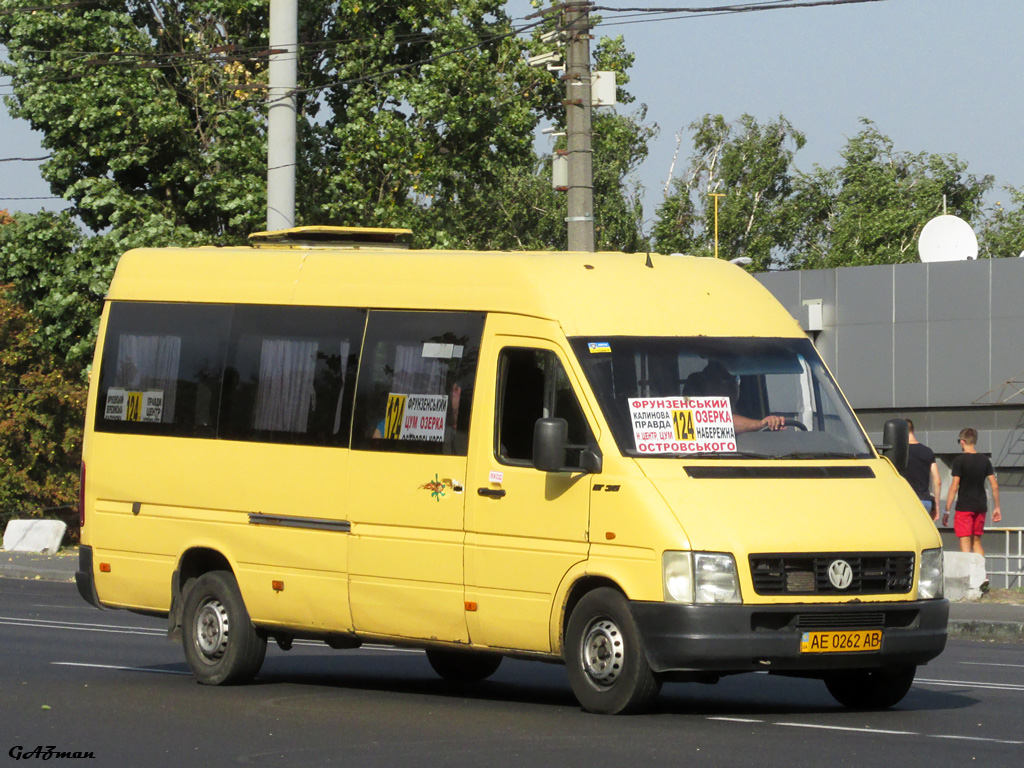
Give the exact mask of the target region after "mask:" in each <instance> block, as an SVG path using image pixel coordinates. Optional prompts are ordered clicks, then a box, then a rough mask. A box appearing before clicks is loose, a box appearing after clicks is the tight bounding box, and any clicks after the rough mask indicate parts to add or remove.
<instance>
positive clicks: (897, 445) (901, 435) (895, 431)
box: [877, 419, 910, 472]
mask: <svg viewBox="0 0 1024 768" xmlns="http://www.w3.org/2000/svg"><path fill="white" fill-rule="evenodd" d="M877 447H878V449H879V450H880V451H881V452H882V455H883V456H885V457H886V458H887V459H889V461H891V462H892V465H893V466H894V467H896V471H897V472H903V470H905V469H906V468H907V458H908V457H909V456H910V425H909V424H907V421H906V419H889V420H888V421H887V422H885V427H883V429H882V445H879V446H877Z"/></svg>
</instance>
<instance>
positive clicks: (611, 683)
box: [565, 587, 661, 715]
mask: <svg viewBox="0 0 1024 768" xmlns="http://www.w3.org/2000/svg"><path fill="white" fill-rule="evenodd" d="M565 664H566V670H567V672H568V675H569V684H570V685H571V686H572V691H573V693H574V694H576V698H577V699H578V700H579V702H580V704H581V705H582V706H583V708H584V709H586V710H587V711H589V712H595V713H597V714H602V715H616V714H626V713H631V712H639V711H642V710H644V709H646V708H647V707H649V706H650V705H651V703H653V701H654V699H655V698H656V697H657V695H658V691H659V690H660V689H661V682H660V681H659V680H658V678H657V677H656V676H655V675H654V672H653V671H652V670H651V667H650V665H649V664H648V663H647V654H646V652H645V651H644V644H643V640H642V638H641V637H640V630H639V629H638V628H637V625H636V621H635V620H634V618H633V614H632V612H630V610H629V604H628V603H627V602H626V598H625V597H623V595H622V593H620V592H618V591H617V590H614V589H611V588H610V587H601V588H600V589H595V590H594V591H593V592H588V593H587V594H586V595H584V596H583V597H582V598H581V599H580V601H579V602H578V603H577V604H576V607H575V608H574V609H573V611H572V615H571V616H570V617H569V623H568V625H567V626H566V631H565Z"/></svg>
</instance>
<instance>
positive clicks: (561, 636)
mask: <svg viewBox="0 0 1024 768" xmlns="http://www.w3.org/2000/svg"><path fill="white" fill-rule="evenodd" d="M601 587H610V588H611V589H614V590H616V591H617V592H620V593H622V595H623V597H625V596H626V591H625V590H624V589H623V588H622V587H621V586H620V585H619V584H618V583H617V582H616V581H615V580H614V579H612V578H609V577H608V576H600V575H596V574H584V575H582V576H580V577H579V578H577V579H576V580H575V581H573V582H572V583H571V584H570V585H569V588H568V590H567V591H566V593H565V598H564V600H563V601H562V612H561V615H560V616H559V617H558V633H557V643H556V644H554V647H553V650H554V651H555V652H557V653H558V654H559V655H561V654H562V653H563V650H564V648H565V630H566V627H567V626H568V625H569V617H570V616H572V611H573V609H574V608H575V607H576V605H577V603H579V601H580V600H581V599H582V598H583V596H584V595H586V594H587V593H588V592H593V591H594V590H595V589H599V588H601Z"/></svg>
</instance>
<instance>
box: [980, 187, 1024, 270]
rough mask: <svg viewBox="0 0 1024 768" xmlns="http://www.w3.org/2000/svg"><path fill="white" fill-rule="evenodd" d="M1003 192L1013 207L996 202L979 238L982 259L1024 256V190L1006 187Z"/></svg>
mask: <svg viewBox="0 0 1024 768" xmlns="http://www.w3.org/2000/svg"><path fill="white" fill-rule="evenodd" d="M1003 192H1005V193H1006V195H1007V199H1008V200H1009V202H1010V203H1011V204H1012V205H1005V206H1004V205H1003V203H1002V202H1001V201H1000V202H996V204H995V205H993V206H992V209H991V210H990V211H989V215H988V216H987V217H986V219H985V223H984V224H983V227H982V230H981V233H980V234H979V236H978V241H979V243H978V246H979V248H978V249H979V252H980V253H979V255H980V256H981V257H982V258H988V259H997V258H1013V257H1018V256H1020V255H1021V254H1024V190H1021V189H1017V188H1015V187H1004V188H1003ZM1012 206H1016V208H1014V207H1012Z"/></svg>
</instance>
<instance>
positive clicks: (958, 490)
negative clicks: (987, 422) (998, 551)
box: [942, 427, 1003, 592]
mask: <svg viewBox="0 0 1024 768" xmlns="http://www.w3.org/2000/svg"><path fill="white" fill-rule="evenodd" d="M959 442H960V450H962V451H963V453H961V454H960V455H959V456H957V457H956V458H955V459H953V465H952V467H951V472H952V475H953V482H952V484H951V485H950V486H949V495H948V496H947V497H946V512H945V514H944V515H943V516H942V524H943V525H946V524H947V523H948V521H949V511H950V509H951V508H952V507H953V499H954V498H955V499H956V517H955V518H954V520H953V532H954V533H956V535H957V538H959V539H960V551H961V552H974V553H975V554H978V555H984V554H985V550H984V549H983V548H982V546H981V534H982V533H983V532H984V530H985V513H986V512H987V511H988V500H987V499H986V498H985V481H986V480H988V483H989V485H990V486H991V487H992V522H993V523H998V522H999V521H1000V520H1002V519H1003V513H1002V511H1001V510H1000V509H999V483H998V482H996V473H995V470H994V469H993V468H992V462H991V461H989V458H988V456H985V455H983V454H980V453H978V450H977V447H976V446H977V444H978V432H977V430H975V429H971V428H970V427H967V428H966V429H961V430H960V440H959ZM987 589H988V579H987V578H986V579H985V581H984V583H983V584H982V585H981V590H982V592H985V591H987Z"/></svg>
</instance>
